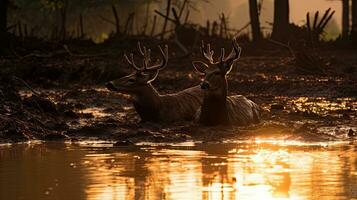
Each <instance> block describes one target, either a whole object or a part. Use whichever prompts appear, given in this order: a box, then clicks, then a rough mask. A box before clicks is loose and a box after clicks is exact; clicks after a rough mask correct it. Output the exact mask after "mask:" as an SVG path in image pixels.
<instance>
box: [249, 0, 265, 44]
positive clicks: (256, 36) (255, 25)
mask: <svg viewBox="0 0 357 200" xmlns="http://www.w3.org/2000/svg"><path fill="white" fill-rule="evenodd" d="M249 15H250V25H251V26H252V33H253V42H258V41H260V40H261V39H262V32H261V30H260V22H259V13H258V4H257V0H249Z"/></svg>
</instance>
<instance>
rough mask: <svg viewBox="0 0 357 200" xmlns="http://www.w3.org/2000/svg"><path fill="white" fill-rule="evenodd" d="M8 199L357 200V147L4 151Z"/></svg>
mask: <svg viewBox="0 0 357 200" xmlns="http://www.w3.org/2000/svg"><path fill="white" fill-rule="evenodd" d="M0 199H1V200H2V199H4V200H8V199H9V200H10V199H61V200H62V199H66V200H67V199H76V200H77V199H98V200H106V199H110V200H114V199H144V200H145V199H180V200H181V199H182V200H186V199H187V200H189V199H254V200H256V199H264V200H269V199H321V200H322V199H357V144H356V143H348V142H343V143H341V142H340V143H313V144H309V143H300V142H292V141H290V142H273V141H246V142H235V143H229V144H228V143H227V144H213V143H212V144H202V143H198V144H197V143H196V144H194V143H183V144H176V145H173V144H171V145H168V144H160V145H157V144H156V145H153V144H141V145H138V146H131V147H113V145H112V144H111V143H105V142H103V143H101V142H80V143H37V142H31V143H25V144H12V145H1V146H0Z"/></svg>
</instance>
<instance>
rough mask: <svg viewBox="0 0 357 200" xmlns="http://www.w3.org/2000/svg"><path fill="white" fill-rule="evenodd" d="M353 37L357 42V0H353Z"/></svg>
mask: <svg viewBox="0 0 357 200" xmlns="http://www.w3.org/2000/svg"><path fill="white" fill-rule="evenodd" d="M351 38H352V40H353V41H354V43H357V0H352V31H351Z"/></svg>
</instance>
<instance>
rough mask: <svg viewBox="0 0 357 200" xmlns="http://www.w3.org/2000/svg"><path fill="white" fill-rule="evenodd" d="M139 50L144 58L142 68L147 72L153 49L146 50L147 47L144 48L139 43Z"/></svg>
mask: <svg viewBox="0 0 357 200" xmlns="http://www.w3.org/2000/svg"><path fill="white" fill-rule="evenodd" d="M138 50H139V53H140V54H141V55H142V56H143V57H144V59H143V67H142V68H143V69H144V70H145V69H147V67H148V65H149V63H150V61H151V49H146V47H145V46H144V47H143V48H142V47H141V44H140V42H138Z"/></svg>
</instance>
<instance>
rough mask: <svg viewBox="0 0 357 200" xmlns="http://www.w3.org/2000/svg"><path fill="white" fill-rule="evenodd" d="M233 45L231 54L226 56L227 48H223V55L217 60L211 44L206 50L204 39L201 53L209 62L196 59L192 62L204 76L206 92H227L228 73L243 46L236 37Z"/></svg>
mask: <svg viewBox="0 0 357 200" xmlns="http://www.w3.org/2000/svg"><path fill="white" fill-rule="evenodd" d="M232 45H233V49H232V51H231V53H230V54H229V56H228V57H225V49H224V48H221V55H220V57H219V59H218V61H216V62H215V61H214V59H213V54H214V51H213V50H211V46H210V44H207V46H206V50H205V45H204V43H203V41H202V45H201V47H200V50H201V54H202V55H203V56H204V57H205V58H206V59H207V61H208V62H202V61H194V62H192V64H193V66H194V67H195V69H196V70H197V71H198V72H199V73H200V74H201V75H203V76H204V79H203V81H202V83H201V88H202V89H203V90H205V91H206V93H209V94H212V95H222V92H223V93H224V94H226V92H227V79H226V75H227V74H229V72H230V71H231V70H232V66H233V63H234V61H236V60H238V59H239V57H240V53H241V48H240V47H239V45H238V43H237V41H236V40H235V39H234V40H233V41H232Z"/></svg>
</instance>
